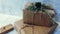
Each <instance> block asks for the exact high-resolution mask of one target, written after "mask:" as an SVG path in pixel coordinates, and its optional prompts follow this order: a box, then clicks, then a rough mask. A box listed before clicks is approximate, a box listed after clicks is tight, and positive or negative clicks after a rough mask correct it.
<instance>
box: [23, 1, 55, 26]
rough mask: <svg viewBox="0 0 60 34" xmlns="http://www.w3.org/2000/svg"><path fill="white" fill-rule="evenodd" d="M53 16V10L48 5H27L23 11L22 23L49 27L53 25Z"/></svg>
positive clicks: (38, 3) (37, 3)
mask: <svg viewBox="0 0 60 34" xmlns="http://www.w3.org/2000/svg"><path fill="white" fill-rule="evenodd" d="M54 15H55V12H54V9H53V8H52V6H50V5H48V4H42V3H40V2H36V3H28V4H27V5H26V7H25V9H24V10H23V22H24V23H25V24H30V25H39V26H51V25H53V24H54V23H55V21H54V20H53V19H52V18H53V17H54Z"/></svg>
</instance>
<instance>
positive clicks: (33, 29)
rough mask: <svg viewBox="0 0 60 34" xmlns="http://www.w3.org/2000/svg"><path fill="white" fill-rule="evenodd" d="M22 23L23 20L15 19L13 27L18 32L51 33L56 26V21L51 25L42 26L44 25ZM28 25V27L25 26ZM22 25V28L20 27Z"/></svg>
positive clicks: (24, 33) (26, 33) (31, 33)
mask: <svg viewBox="0 0 60 34" xmlns="http://www.w3.org/2000/svg"><path fill="white" fill-rule="evenodd" d="M24 25H25V24H23V20H20V21H17V22H16V23H15V28H16V30H17V32H18V33H19V34H33V33H34V34H53V33H54V31H55V29H56V27H57V25H58V24H57V23H55V24H54V25H53V26H51V27H44V26H35V25H34V26H33V27H32V26H31V25H26V26H24ZM27 26H28V27H27ZM22 27H24V28H22Z"/></svg>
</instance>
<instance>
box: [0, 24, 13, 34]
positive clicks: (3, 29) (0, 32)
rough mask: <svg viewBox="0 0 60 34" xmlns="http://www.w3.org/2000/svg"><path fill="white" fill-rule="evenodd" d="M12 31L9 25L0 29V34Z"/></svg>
mask: <svg viewBox="0 0 60 34" xmlns="http://www.w3.org/2000/svg"><path fill="white" fill-rule="evenodd" d="M12 30H13V26H12V25H11V24H9V25H7V26H4V27H2V28H0V34H6V33H8V32H10V31H12Z"/></svg>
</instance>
